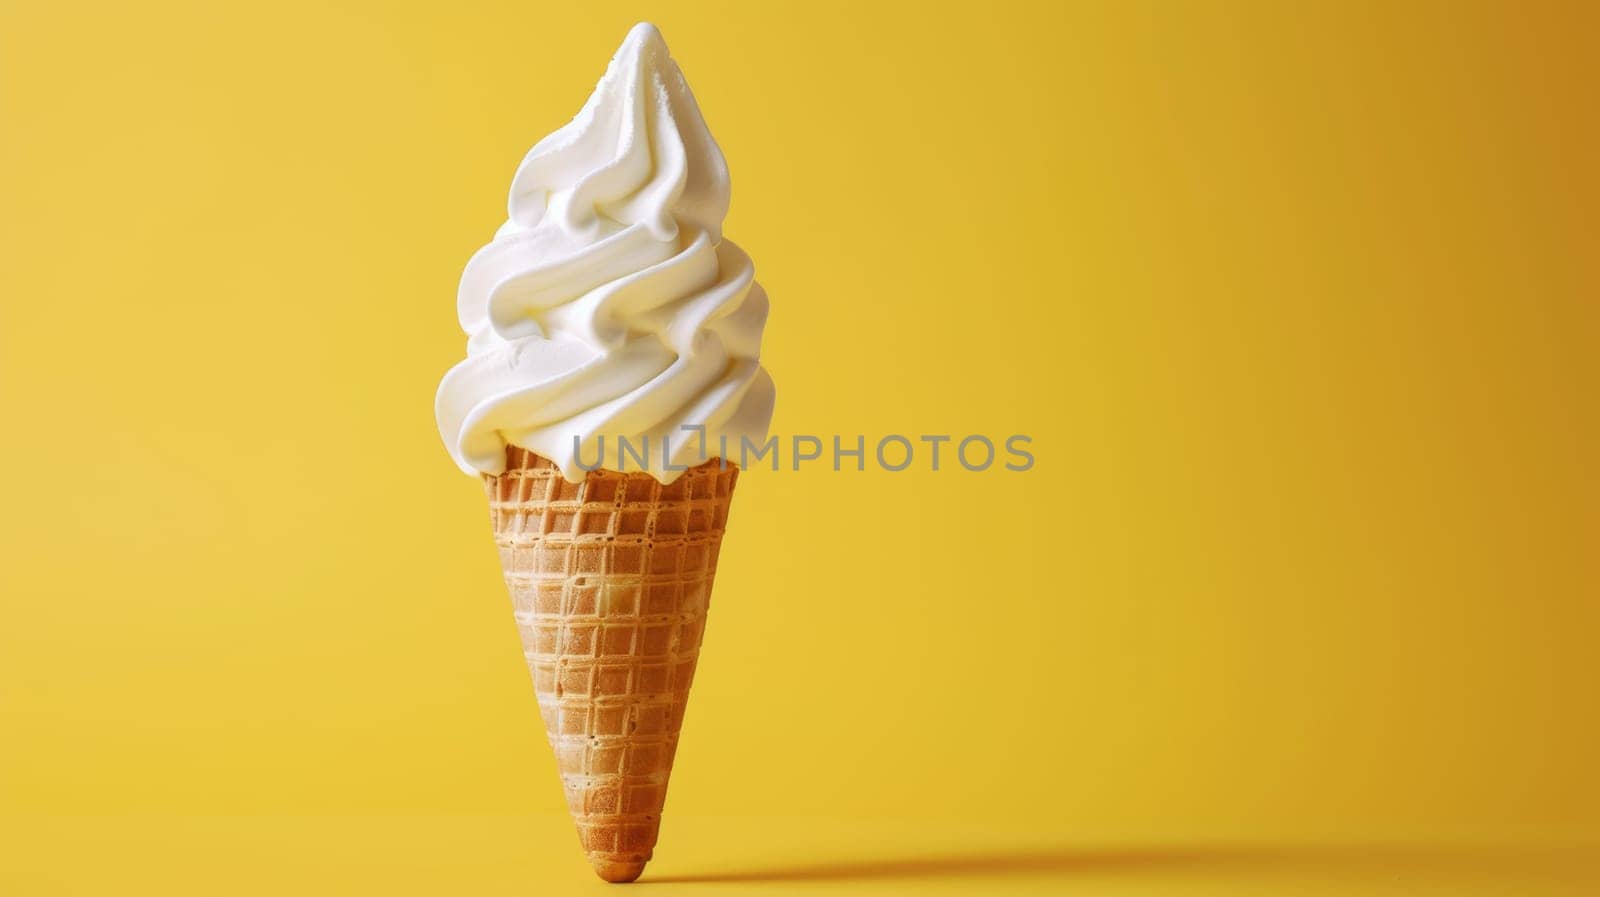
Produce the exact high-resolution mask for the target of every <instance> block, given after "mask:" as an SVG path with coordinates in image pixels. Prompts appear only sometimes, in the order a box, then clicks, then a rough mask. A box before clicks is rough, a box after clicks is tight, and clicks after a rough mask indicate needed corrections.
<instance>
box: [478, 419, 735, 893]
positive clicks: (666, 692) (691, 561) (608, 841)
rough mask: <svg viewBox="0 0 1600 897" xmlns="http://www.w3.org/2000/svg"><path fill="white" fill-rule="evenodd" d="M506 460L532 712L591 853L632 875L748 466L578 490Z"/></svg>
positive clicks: (647, 840) (504, 507)
mask: <svg viewBox="0 0 1600 897" xmlns="http://www.w3.org/2000/svg"><path fill="white" fill-rule="evenodd" d="M506 458H507V467H506V472H505V473H503V474H501V475H500V476H497V477H486V478H485V479H486V485H487V491H488V496H489V509H490V515H491V517H492V518H493V521H494V534H495V542H496V543H497V544H498V545H499V548H500V562H501V565H502V566H503V568H504V570H505V576H506V585H507V587H508V588H509V589H510V591H511V600H512V605H513V608H514V610H515V613H516V620H517V629H518V631H519V632H520V633H521V635H522V644H523V649H524V651H525V653H526V655H527V659H528V667H529V669H530V670H531V671H532V673H533V685H534V690H535V691H536V692H537V693H538V697H539V713H540V715H541V716H542V717H543V718H544V724H545V730H546V732H547V733H548V735H549V738H550V745H551V747H553V748H554V749H555V753H556V761H557V765H558V766H559V768H560V771H561V783H562V786H563V787H564V789H565V791H566V797H567V806H568V808H569V809H570V810H571V811H572V818H573V820H574V821H575V822H576V823H577V826H578V837H579V839H580V840H581V842H582V844H583V849H584V852H585V853H587V854H588V856H589V860H590V862H591V863H592V864H593V865H594V867H595V871H596V872H597V873H599V874H600V876H601V877H602V878H605V879H606V880H607V881H629V880H632V879H633V878H636V877H637V876H638V875H639V872H640V871H642V870H643V868H644V863H645V862H646V861H647V860H649V859H650V855H651V851H652V850H653V849H654V847H655V843H656V835H657V832H658V831H659V828H660V825H661V808H662V804H663V803H664V802H665V800H666V793H667V779H668V777H669V776H670V775H671V773H672V760H673V756H674V754H675V752H676V751H677V747H678V732H679V729H680V727H681V726H682V724H683V710H684V703H685V701H686V700H687V699H688V696H689V685H690V682H691V681H692V680H693V678H694V668H695V661H696V659H697V658H698V656H699V653H700V638H701V634H702V632H703V631H704V625H705V614H706V608H707V605H708V604H709V601H710V597H711V582H712V578H713V577H714V575H715V574H716V568H717V553H718V551H719V549H720V548H721V545H722V534H723V530H724V528H725V527H726V526H727V520H728V506H729V503H730V501H731V500H732V498H733V488H734V485H735V483H736V482H737V480H738V476H739V470H738V468H737V467H735V466H733V465H731V464H730V465H728V466H727V467H726V468H725V469H724V468H723V467H721V462H720V461H719V460H717V459H713V460H711V461H709V462H707V463H705V464H702V465H700V466H698V467H695V468H692V469H690V470H689V471H687V472H685V473H684V474H682V475H681V476H680V477H679V478H678V479H677V480H675V481H674V482H672V483H671V484H670V485H666V486H663V485H662V484H661V483H659V482H658V481H657V480H656V479H655V478H654V477H652V476H650V475H649V474H647V473H642V472H641V473H618V472H615V471H609V470H596V471H592V472H590V473H589V474H588V475H587V477H586V478H585V480H584V481H583V482H582V483H569V482H567V481H566V479H564V478H563V477H562V476H561V472H560V471H559V470H558V469H557V468H556V467H555V466H554V465H553V464H552V463H551V462H550V461H548V460H546V459H545V458H542V457H540V456H538V455H535V454H533V453H532V452H529V451H527V450H525V449H520V448H516V447H514V446H513V447H511V448H508V449H507V452H506Z"/></svg>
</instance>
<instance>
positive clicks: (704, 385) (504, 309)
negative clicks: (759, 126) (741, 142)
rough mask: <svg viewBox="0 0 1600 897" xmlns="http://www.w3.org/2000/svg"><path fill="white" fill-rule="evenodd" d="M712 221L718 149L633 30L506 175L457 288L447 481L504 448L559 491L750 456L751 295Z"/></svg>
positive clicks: (754, 377)
mask: <svg viewBox="0 0 1600 897" xmlns="http://www.w3.org/2000/svg"><path fill="white" fill-rule="evenodd" d="M727 211H728V167H727V163H726V161H724V159H723V157H722V151H721V150H720V149H718V147H717V143H716V141H715V140H713V139H712V137H711V133H710V132H709V131H708V130H707V129H706V124H705V120H704V119H703V118H702V117H701V115H700V109H699V106H698V105H697V104H696V103H695V100H694V96H693V95H692V94H690V92H689V87H688V85H687V84H686V83H685V82H684V79H683V73H682V72H680V71H679V69H678V66H677V64H676V63H674V62H673V61H672V59H671V58H670V57H669V56H668V54H667V46H666V44H665V42H663V41H662V39H661V33H660V32H659V31H657V30H656V28H655V27H654V26H653V25H649V24H640V25H637V26H635V27H634V29H633V30H632V31H631V32H629V34H628V37H627V39H626V40H625V41H624V42H623V44H622V47H621V48H620V49H619V50H618V51H617V53H616V55H615V56H614V57H613V58H612V60H611V65H610V66H609V67H608V68H607V69H606V73H605V76H604V77H603V78H601V79H600V83H599V84H598V85H597V86H596V87H595V90H594V94H593V95H592V96H591V97H589V101H588V102H587V103H585V104H584V107H583V109H582V110H581V111H580V112H579V113H578V115H577V117H575V118H574V119H573V120H572V121H571V122H569V123H568V124H567V125H566V126H565V127H563V128H561V129H560V130H558V131H556V132H555V133H553V134H551V135H550V136H548V137H546V138H544V139H543V140H541V141H539V142H538V144H536V145H535V146H534V147H533V149H532V150H530V151H529V152H528V155H527V156H526V157H525V158H524V159H523V160H522V164H521V166H519V167H518V169H517V173H516V176H515V177H514V178H513V180H512V182H511V198H510V219H509V220H508V221H507V222H506V223H505V225H504V226H502V227H501V228H500V230H499V231H498V232H497V233H496V234H495V237H494V239H493V241H491V242H490V243H489V244H488V245H487V246H484V247H483V248H482V249H480V250H479V251H478V252H477V253H476V254H475V255H474V256H473V257H472V259H471V260H470V261H468V262H467V267H466V270H465V271H464V272H463V273H462V275H461V286H460V289H459V292H458V295H457V311H458V314H459V316H460V320H461V326H462V329H464V330H465V331H466V332H467V334H468V340H467V358H466V360H464V361H462V362H461V363H459V364H457V365H456V366H455V367H454V368H452V369H451V370H450V372H449V373H447V374H446V375H445V377H444V380H443V382H441V383H440V384H439V393H438V397H437V400H436V402H435V414H436V416H437V419H438V423H439V432H440V434H441V435H442V436H443V437H444V441H445V445H446V447H447V448H448V449H449V450H450V454H451V456H452V457H453V458H454V459H455V461H456V463H457V464H458V465H459V466H460V467H461V469H462V470H464V471H466V472H468V473H472V474H480V473H481V474H490V475H498V474H500V473H501V472H502V471H503V470H504V468H505V463H506V446H507V445H508V444H510V445H514V446H519V447H521V448H525V449H528V450H529V451H532V452H534V453H536V454H538V455H542V456H544V457H545V458H548V459H550V460H551V461H553V462H555V464H556V466H558V467H559V468H560V469H561V472H562V475H563V476H564V477H566V478H567V479H568V480H571V481H578V480H581V479H582V478H583V476H584V471H585V469H593V468H595V467H596V466H600V467H605V468H609V469H611V470H630V471H631V470H640V469H644V470H647V471H648V472H649V473H651V474H652V475H653V476H655V478H656V479H658V480H660V481H662V482H663V483H667V482H671V481H672V480H674V479H676V478H677V477H678V476H679V475H680V474H681V473H682V469H683V468H684V467H686V466H691V465H694V464H698V463H700V462H702V461H705V460H707V459H709V458H711V457H716V456H717V455H718V454H720V452H719V447H721V446H727V447H728V450H729V453H730V454H735V453H736V452H737V450H738V446H739V445H740V444H741V440H749V441H750V442H752V443H754V444H756V445H760V444H761V443H762V442H763V441H764V440H765V438H766V433H767V426H768V424H769V422H770V420H771V417H772V404H773V395H774V393H773V385H772V379H771V377H769V376H768V375H767V372H766V371H765V370H764V369H763V368H762V367H761V361H760V351H761V331H762V327H763V326H764V325H765V323H766V317H767V296H766V293H765V292H764V291H763V290H762V288H761V285H760V284H758V283H756V282H755V269H754V267H753V266H752V264H751V262H750V258H749V256H747V255H745V253H744V252H743V251H742V250H741V249H739V247H737V246H735V245H734V244H733V243H731V242H729V241H728V240H724V239H723V238H722V219H723V217H724V216H725V215H726V214H727ZM646 449H647V452H646V451H645V450H646ZM641 455H647V457H645V458H644V463H643V464H642V465H641V464H640V463H639V460H640V456H641ZM735 456H736V455H735Z"/></svg>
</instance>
